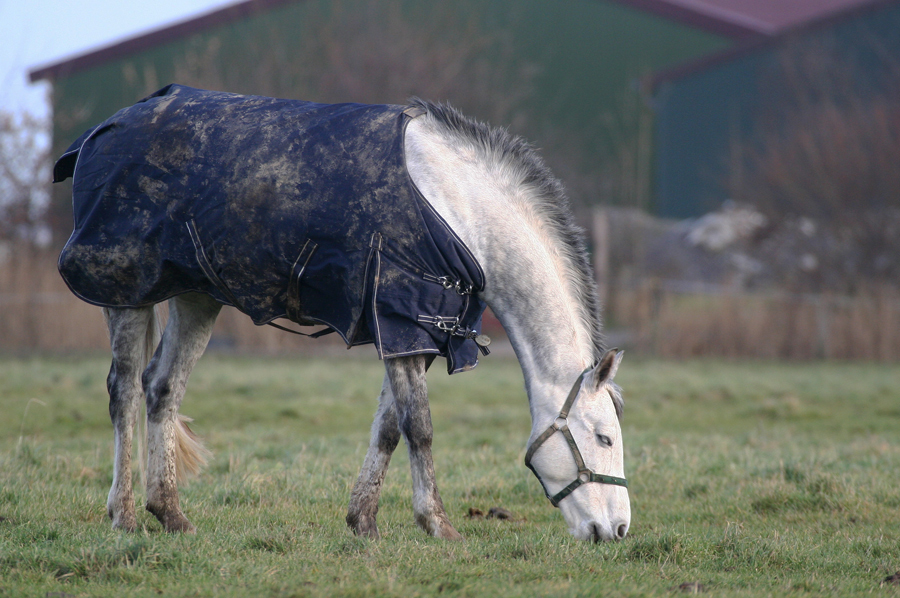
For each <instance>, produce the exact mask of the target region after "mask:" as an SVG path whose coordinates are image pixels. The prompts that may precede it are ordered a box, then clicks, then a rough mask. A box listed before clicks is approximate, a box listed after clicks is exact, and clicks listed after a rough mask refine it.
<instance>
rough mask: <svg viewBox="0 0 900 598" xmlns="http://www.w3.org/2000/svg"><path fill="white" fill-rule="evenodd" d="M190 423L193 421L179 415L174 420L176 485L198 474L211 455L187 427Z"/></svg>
mask: <svg viewBox="0 0 900 598" xmlns="http://www.w3.org/2000/svg"><path fill="white" fill-rule="evenodd" d="M192 421H194V420H192V419H191V418H189V417H188V416H186V415H181V414H180V413H179V414H178V418H177V419H176V420H175V479H176V480H177V481H178V483H181V482H184V481H185V480H187V479H188V478H190V477H192V476H195V475H197V474H198V473H200V470H201V469H203V468H204V467H205V466H206V464H207V462H208V461H209V457H210V456H211V455H212V453H211V452H210V450H209V449H208V448H206V447H205V446H204V445H203V441H202V440H201V439H200V437H199V436H197V435H196V434H194V431H193V430H191V428H190V426H188V422H192Z"/></svg>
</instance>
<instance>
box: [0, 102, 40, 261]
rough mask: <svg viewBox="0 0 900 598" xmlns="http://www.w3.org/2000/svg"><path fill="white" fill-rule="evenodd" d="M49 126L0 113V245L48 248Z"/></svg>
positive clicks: (27, 117) (14, 115)
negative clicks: (41, 246) (22, 244)
mask: <svg viewBox="0 0 900 598" xmlns="http://www.w3.org/2000/svg"><path fill="white" fill-rule="evenodd" d="M49 152H50V136H49V125H48V123H46V122H45V121H43V120H41V119H38V118H36V117H34V116H32V115H30V114H28V113H21V114H12V113H9V112H5V111H0V241H6V242H9V241H16V242H27V243H30V244H36V245H47V244H48V243H49V242H50V229H49V228H48V227H47V225H46V222H45V215H46V211H47V207H48V204H49V201H50V154H49Z"/></svg>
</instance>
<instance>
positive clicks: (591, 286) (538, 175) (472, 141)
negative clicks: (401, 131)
mask: <svg viewBox="0 0 900 598" xmlns="http://www.w3.org/2000/svg"><path fill="white" fill-rule="evenodd" d="M409 104H410V106H413V107H417V108H420V109H422V110H424V111H425V112H426V113H427V114H428V115H429V116H430V117H432V118H433V119H434V121H435V122H436V123H438V125H440V126H441V127H442V128H443V129H444V131H445V132H447V133H449V134H450V135H451V136H452V137H453V138H455V139H457V140H459V141H462V142H464V143H466V144H468V145H470V146H471V147H473V148H474V149H476V150H477V151H479V153H481V154H482V155H483V156H484V157H485V158H486V159H487V160H488V161H489V162H493V163H494V164H495V165H497V166H500V167H501V168H500V169H502V170H503V171H505V172H508V173H510V174H511V177H510V178H511V179H512V180H513V181H514V182H515V183H516V184H517V185H518V187H519V189H520V190H522V191H523V193H522V194H521V195H522V196H523V197H527V198H529V199H530V200H531V202H532V208H533V210H534V212H535V213H536V214H539V215H540V216H542V221H543V224H544V225H545V226H546V228H547V231H549V233H550V235H549V236H550V237H551V238H552V239H554V240H555V241H556V245H557V246H556V249H557V250H558V252H559V254H560V255H562V256H564V257H565V258H566V263H567V264H568V269H569V277H568V278H569V280H571V281H572V283H573V286H574V291H575V295H576V297H577V298H578V299H579V305H580V306H581V319H582V322H583V324H584V326H585V327H586V328H587V329H588V330H589V331H590V334H591V340H592V344H593V347H594V361H595V362H596V361H597V360H599V359H600V357H601V356H602V355H603V353H604V339H603V327H602V320H601V318H600V300H599V298H598V296H597V285H596V282H595V280H594V273H593V269H592V268H591V265H590V263H589V261H588V253H587V246H586V243H585V232H584V230H583V229H582V228H581V227H579V226H578V225H576V224H575V221H574V218H573V217H572V209H571V205H570V203H569V199H568V196H567V194H566V190H565V188H564V187H563V184H562V183H561V182H560V180H559V179H557V178H556V177H555V176H554V175H553V173H552V172H551V171H550V168H548V167H547V165H546V164H545V163H544V160H543V158H541V156H540V155H539V154H538V152H537V150H536V149H535V148H534V146H532V145H531V144H530V143H529V142H528V141H526V140H525V139H523V138H521V137H519V136H517V135H512V134H510V133H509V131H507V130H506V129H504V128H500V127H491V126H489V125H488V124H486V123H483V122H480V121H477V120H475V119H473V118H469V117H467V116H465V115H464V114H462V113H461V112H460V111H459V110H457V109H456V108H453V107H452V106H450V105H448V104H442V103H432V102H428V101H425V100H422V99H420V98H412V99H411V100H410V101H409Z"/></svg>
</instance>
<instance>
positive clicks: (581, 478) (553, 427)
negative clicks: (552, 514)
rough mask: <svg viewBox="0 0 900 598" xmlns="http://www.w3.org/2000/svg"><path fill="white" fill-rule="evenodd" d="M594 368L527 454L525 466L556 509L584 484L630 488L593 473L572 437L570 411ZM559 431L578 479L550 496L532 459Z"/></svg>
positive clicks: (574, 387)
mask: <svg viewBox="0 0 900 598" xmlns="http://www.w3.org/2000/svg"><path fill="white" fill-rule="evenodd" d="M591 369H592V368H588V369H586V370H584V371H583V372H581V375H579V376H578V379H577V380H575V384H574V385H572V390H570V391H569V396H568V397H566V402H565V403H563V407H562V409H561V410H560V411H559V415H557V416H556V419H555V420H554V421H553V423H552V424H550V427H549V428H547V429H546V430H544V433H543V434H541V435H540V436H538V437H537V438H535V439H534V442H532V443H531V446H529V447H528V450H527V451H526V452H525V465H526V466H527V467H528V469H530V470H531V472H532V473H533V474H534V475H535V477H536V478H537V479H538V481H539V482H540V483H541V486H543V487H544V494H546V495H547V498H549V499H550V504H551V505H553V506H554V507H558V506H559V503H560V501H561V500H562V499H564V498H565V497H567V496H569V495H570V494H572V492H574V491H575V489H576V488H578V487H579V486H581V485H582V484H587V483H589V482H596V483H598V484H612V485H615V486H624V487H625V488H627V487H628V481H627V480H626V479H625V478H617V477H615V476H611V475H602V474H599V473H594V472H593V471H591V470H590V469H589V468H588V467H587V466H586V465H585V464H584V459H583V458H582V457H581V451H579V450H578V445H577V444H576V443H575V437H574V436H572V431H571V430H569V423H568V417H569V410H570V409H571V408H572V405H573V404H575V399H577V398H578V393H579V391H580V390H581V382H582V381H583V380H584V376H585V375H586V374H587V373H588V372H589V371H591ZM557 431H559V432H561V433H562V435H563V436H564V437H565V439H566V442H567V443H568V444H569V448H570V449H571V450H572V456H573V457H575V465H576V466H577V467H578V477H576V478H575V480H574V481H573V482H572V483H571V484H569V485H568V486H566V487H565V488H563V489H562V490H560V491H559V492H557V493H556V494H554V495H553V496H550V493H549V492H548V491H547V485H546V484H545V483H544V480H542V479H541V475H540V474H539V473H538V472H537V470H536V469H535V468H534V467H532V465H531V458H532V457H534V453H535V452H537V450H538V448H540V446H541V445H542V444H544V442H546V440H547V439H548V438H550V437H551V436H553V434H555V433H556V432H557Z"/></svg>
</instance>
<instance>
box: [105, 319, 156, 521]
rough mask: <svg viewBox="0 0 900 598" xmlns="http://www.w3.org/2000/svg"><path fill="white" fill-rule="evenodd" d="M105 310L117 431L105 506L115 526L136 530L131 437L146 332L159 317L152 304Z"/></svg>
mask: <svg viewBox="0 0 900 598" xmlns="http://www.w3.org/2000/svg"><path fill="white" fill-rule="evenodd" d="M103 313H104V316H105V317H106V323H107V325H108V326H109V339H110V346H111V348H112V365H111V366H110V368H109V376H108V377H107V378H106V387H107V389H108V390H109V416H110V419H112V424H113V429H114V431H115V457H114V461H113V482H112V487H111V488H110V490H109V497H108V499H107V501H106V510H107V513H109V517H110V519H112V526H113V528H114V529H122V530H125V531H129V532H133V531H135V529H137V519H136V517H135V511H134V489H133V487H132V480H131V451H132V441H133V438H134V424H135V422H136V421H137V414H138V409H139V407H140V401H141V399H143V397H144V391H143V389H142V388H141V372H142V371H143V370H144V368H145V367H146V365H147V360H148V359H149V354H150V353H151V352H152V350H153V349H152V347H148V346H147V336H148V334H153V331H154V330H155V327H156V321H155V317H154V314H153V308H152V307H148V308H140V309H115V308H107V309H104V310H103ZM150 342H151V343H152V340H151V341H150Z"/></svg>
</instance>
